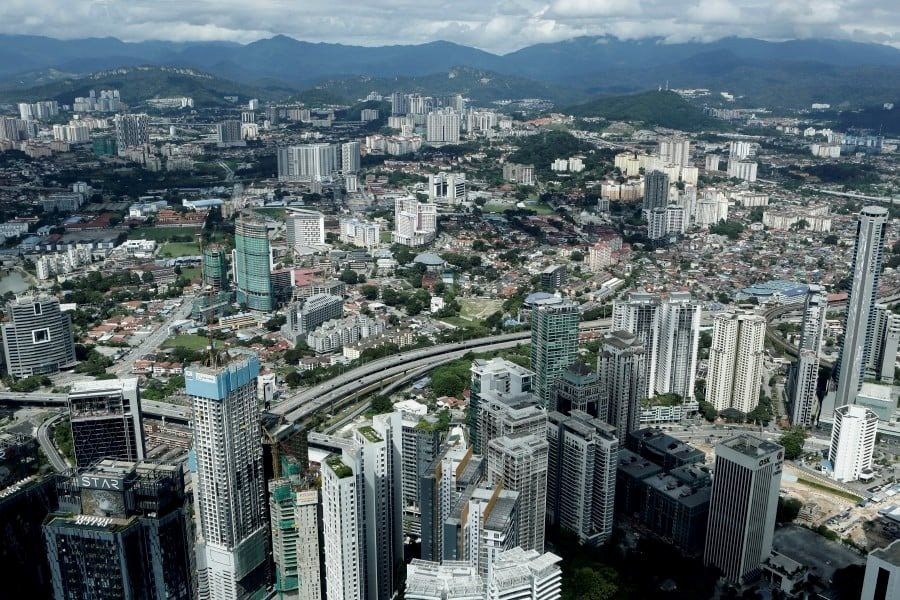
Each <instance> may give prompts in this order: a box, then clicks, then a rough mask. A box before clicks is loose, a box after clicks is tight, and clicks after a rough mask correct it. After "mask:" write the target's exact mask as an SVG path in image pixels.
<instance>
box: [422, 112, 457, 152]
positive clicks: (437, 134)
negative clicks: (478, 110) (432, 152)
mask: <svg viewBox="0 0 900 600" xmlns="http://www.w3.org/2000/svg"><path fill="white" fill-rule="evenodd" d="M425 140H426V141H427V142H429V143H433V144H458V143H459V113H457V112H456V111H454V110H451V109H441V110H436V111H433V112H430V113H428V116H427V117H426V119H425Z"/></svg>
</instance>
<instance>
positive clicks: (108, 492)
mask: <svg viewBox="0 0 900 600" xmlns="http://www.w3.org/2000/svg"><path fill="white" fill-rule="evenodd" d="M57 487H58V491H59V509H58V511H57V512H55V513H53V514H51V515H50V516H49V517H48V518H47V520H46V521H45V523H44V528H43V529H44V538H45V540H46V542H47V558H48V560H49V562H50V572H51V575H52V579H53V589H54V595H55V598H57V600H64V599H68V598H94V599H97V600H107V599H108V600H119V599H121V598H171V599H173V600H192V599H193V598H194V597H195V596H194V585H193V580H194V564H193V560H192V553H191V550H192V549H191V539H190V535H191V529H190V523H189V521H188V516H187V512H186V510H185V505H184V503H185V493H184V478H183V475H182V473H181V467H176V466H171V465H161V464H153V463H133V462H122V461H112V460H105V461H102V462H100V463H98V464H96V465H94V466H93V467H92V468H90V469H81V470H79V471H78V472H77V473H75V474H73V475H71V476H69V477H66V478H64V479H62V480H61V481H60V482H59V484H58V486H57ZM217 597H221V598H225V596H217Z"/></svg>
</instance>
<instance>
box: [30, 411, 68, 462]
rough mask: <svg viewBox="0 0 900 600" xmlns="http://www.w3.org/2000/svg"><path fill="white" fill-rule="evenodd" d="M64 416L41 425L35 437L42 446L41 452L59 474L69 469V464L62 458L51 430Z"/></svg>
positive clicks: (57, 416)
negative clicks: (52, 437) (51, 436)
mask: <svg viewBox="0 0 900 600" xmlns="http://www.w3.org/2000/svg"><path fill="white" fill-rule="evenodd" d="M63 416H64V415H63V414H62V413H60V414H58V415H54V416H52V417H50V418H49V419H47V420H46V421H44V422H43V423H41V424H40V426H39V427H38V429H37V435H36V436H35V437H37V441H38V444H40V445H41V450H43V451H44V454H45V455H46V456H47V460H49V461H50V466H51V467H53V470H54V471H57V472H62V471H65V470H67V469H68V468H69V463H67V462H66V459H64V458H63V457H62V455H61V454H60V453H59V450H57V449H56V445H55V444H54V443H53V440H52V439H51V438H50V430H51V429H52V427H53V425H54V424H55V423H56V422H57V421H59V420H60V419H62V418H63Z"/></svg>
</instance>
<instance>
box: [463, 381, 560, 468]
mask: <svg viewBox="0 0 900 600" xmlns="http://www.w3.org/2000/svg"><path fill="white" fill-rule="evenodd" d="M546 427H547V411H546V410H544V409H543V408H542V407H541V406H540V403H539V402H538V399H537V398H536V397H535V395H534V394H530V393H528V392H524V393H519V394H515V393H510V394H506V393H503V392H499V391H494V390H482V392H481V394H480V401H479V405H478V446H475V452H477V453H478V454H482V455H486V454H487V445H488V442H490V441H491V440H493V439H496V438H498V437H502V436H504V435H510V436H511V435H517V434H520V433H534V434H535V435H540V434H542V433H543V432H544V430H545V428H546Z"/></svg>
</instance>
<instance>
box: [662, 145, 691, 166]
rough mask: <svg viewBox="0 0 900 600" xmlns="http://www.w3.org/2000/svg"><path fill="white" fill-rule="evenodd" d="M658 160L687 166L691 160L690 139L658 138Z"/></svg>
mask: <svg viewBox="0 0 900 600" xmlns="http://www.w3.org/2000/svg"><path fill="white" fill-rule="evenodd" d="M659 160H660V162H662V163H665V164H671V165H678V166H679V167H686V166H688V165H689V164H690V162H691V141H690V140H686V139H680V138H666V139H662V140H659Z"/></svg>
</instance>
